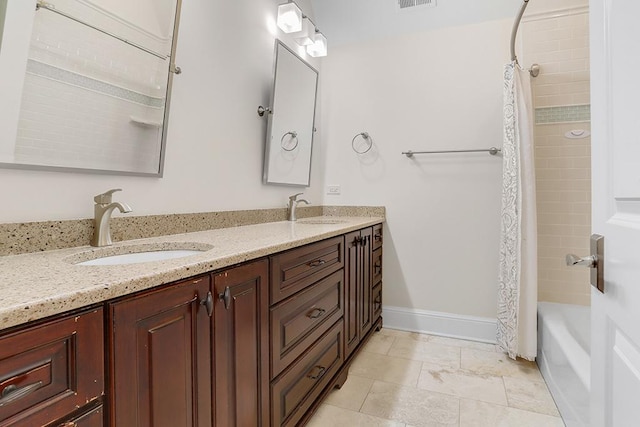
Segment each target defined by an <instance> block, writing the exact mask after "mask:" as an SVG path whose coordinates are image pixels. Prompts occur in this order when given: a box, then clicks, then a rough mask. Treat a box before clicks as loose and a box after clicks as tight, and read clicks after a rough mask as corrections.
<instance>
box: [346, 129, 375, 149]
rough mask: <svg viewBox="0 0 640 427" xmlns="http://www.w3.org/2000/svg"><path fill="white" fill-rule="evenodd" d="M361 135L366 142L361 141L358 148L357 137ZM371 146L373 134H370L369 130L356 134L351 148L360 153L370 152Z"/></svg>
mask: <svg viewBox="0 0 640 427" xmlns="http://www.w3.org/2000/svg"><path fill="white" fill-rule="evenodd" d="M359 136H361V137H362V139H363V140H364V144H362V143H360V144H358V148H356V139H358V137H359ZM371 147H373V139H372V138H371V135H369V133H368V132H361V133H359V134H357V135H356V136H354V137H353V139H352V140H351V148H353V151H355V152H356V153H358V154H365V153H368V152H369V150H371Z"/></svg>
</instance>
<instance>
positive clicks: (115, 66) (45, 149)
mask: <svg viewBox="0 0 640 427" xmlns="http://www.w3.org/2000/svg"><path fill="white" fill-rule="evenodd" d="M56 8H57V9H58V10H61V11H64V12H65V13H68V14H70V15H72V16H74V17H77V18H79V19H81V20H84V21H86V22H90V23H92V24H93V25H97V26H98V27H100V28H102V29H105V30H106V31H110V32H112V33H114V34H118V35H120V36H121V37H124V38H125V39H127V40H131V41H133V42H134V43H138V44H140V45H142V46H145V47H147V48H149V49H151V50H154V51H156V52H159V53H162V54H163V55H164V54H168V53H169V52H170V49H171V44H170V40H168V39H163V38H161V37H159V36H156V35H154V34H151V33H149V32H148V31H146V30H144V29H142V28H140V27H136V26H134V25H133V24H131V23H129V22H128V21H124V20H123V19H121V18H118V17H116V16H114V15H112V14H110V13H109V12H107V11H105V10H103V9H100V8H98V7H95V6H92V4H91V3H89V2H84V1H82V2H78V1H69V0H58V1H56ZM34 19H35V21H34V29H33V34H32V40H31V45H30V50H29V60H28V63H27V67H26V78H25V83H24V87H23V92H22V103H21V112H20V119H19V124H18V135H17V140H16V145H15V160H16V161H18V162H21V163H31V164H49V165H56V166H63V167H85V168H86V167H89V168H92V169H107V170H113V169H115V170H121V171H137V172H148V173H155V172H157V171H158V165H159V151H160V150H159V145H160V142H161V136H162V127H161V126H162V122H163V114H164V103H165V99H164V98H165V91H166V83H167V74H168V65H169V60H168V59H159V58H157V57H154V56H152V55H149V54H147V53H145V52H142V51H141V50H139V49H136V48H134V47H131V46H128V45H126V44H124V43H122V42H121V41H118V40H116V39H115V38H112V37H109V36H107V35H104V34H102V33H100V32H98V31H96V30H94V29H91V28H88V27H86V26H84V25H81V24H79V23H77V22H74V21H73V20H71V19H68V18H66V17H61V16H59V15H57V14H54V13H53V12H50V11H47V10H44V9H41V10H40V11H38V12H37V13H36V14H35V18H34Z"/></svg>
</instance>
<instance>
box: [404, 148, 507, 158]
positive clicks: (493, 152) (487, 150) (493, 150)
mask: <svg viewBox="0 0 640 427" xmlns="http://www.w3.org/2000/svg"><path fill="white" fill-rule="evenodd" d="M501 152H502V149H501V148H496V147H491V148H482V149H479V150H441V151H411V150H409V151H403V152H402V154H404V155H405V156H407V157H409V158H411V157H413V155H414V154H448V153H489V154H491V155H492V156H495V155H496V154H498V153H501Z"/></svg>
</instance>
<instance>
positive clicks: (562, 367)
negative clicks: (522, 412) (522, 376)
mask: <svg viewBox="0 0 640 427" xmlns="http://www.w3.org/2000/svg"><path fill="white" fill-rule="evenodd" d="M590 311H591V310H590V308H589V307H584V306H579V305H570V304H556V303H550V302H540V303H538V358H537V359H538V360H537V361H538V366H539V367H540V372H542V376H543V377H544V379H545V381H546V382H547V386H548V387H549V390H550V391H551V394H552V395H553V398H554V400H555V401H556V404H557V405H558V409H559V410H560V413H561V414H562V418H563V420H564V422H565V424H566V425H567V427H583V426H588V425H589V390H590V377H591V357H590V351H591V319H590Z"/></svg>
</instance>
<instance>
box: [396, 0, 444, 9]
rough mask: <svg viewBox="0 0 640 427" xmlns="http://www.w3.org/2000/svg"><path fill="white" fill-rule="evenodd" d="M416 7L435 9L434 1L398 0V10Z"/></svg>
mask: <svg viewBox="0 0 640 427" xmlns="http://www.w3.org/2000/svg"><path fill="white" fill-rule="evenodd" d="M416 6H423V7H424V6H426V7H435V6H436V0H398V7H400V9H408V8H411V7H416Z"/></svg>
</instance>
